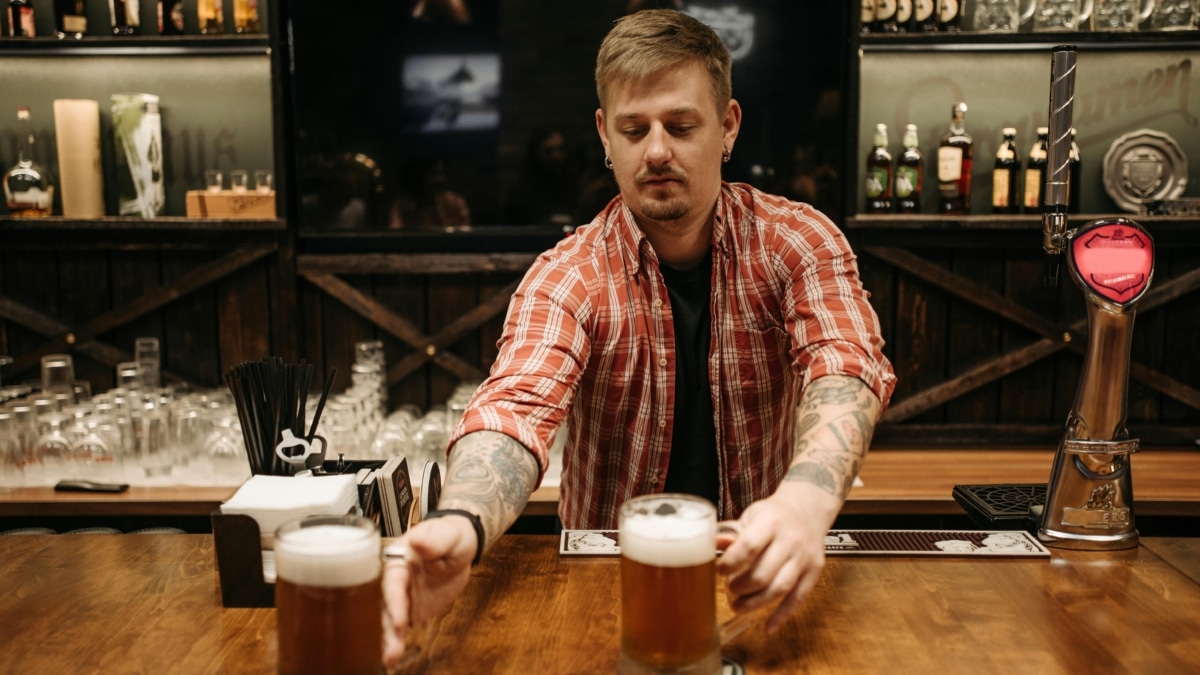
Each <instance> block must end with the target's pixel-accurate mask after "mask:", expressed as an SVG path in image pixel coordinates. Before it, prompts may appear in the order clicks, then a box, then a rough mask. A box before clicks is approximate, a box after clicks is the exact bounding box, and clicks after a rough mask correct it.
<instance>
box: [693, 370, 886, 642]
mask: <svg viewBox="0 0 1200 675" xmlns="http://www.w3.org/2000/svg"><path fill="white" fill-rule="evenodd" d="M881 407H882V406H881V405H880V402H879V399H878V398H877V397H876V396H875V394H874V393H872V391H871V389H870V388H869V387H868V386H867V385H866V384H864V383H863V382H862V381H860V380H858V379H856V378H853V377H845V376H839V375H830V376H826V377H822V378H819V379H817V380H815V381H813V382H812V383H811V384H810V385H809V386H808V389H806V390H805V392H804V395H803V397H801V399H800V407H799V410H798V412H799V415H800V423H799V425H798V428H797V431H796V441H795V443H796V452H795V455H794V457H793V458H792V465H791V468H790V469H789V470H788V472H787V475H785V476H784V478H783V482H782V483H780V485H779V487H778V488H777V489H776V491H775V494H773V495H771V496H770V497H769V498H767V499H764V500H761V501H758V502H755V503H754V504H751V505H750V506H749V507H748V508H747V509H746V511H745V512H744V513H743V514H742V517H741V518H740V519H739V520H738V524H739V525H740V530H741V532H740V534H738V536H737V538H736V539H735V540H734V541H733V542H732V543H731V544H730V545H729V547H728V548H727V549H726V550H725V554H724V555H722V556H721V558H720V560H719V561H718V563H717V569H718V570H719V571H720V572H721V573H722V574H725V575H727V576H728V577H729V590H730V592H731V593H733V594H734V596H736V599H735V601H734V603H733V608H734V610H736V611H739V612H745V611H751V610H754V609H758V608H759V607H764V606H767V605H770V604H774V603H776V602H778V603H779V604H778V606H777V607H776V608H775V610H774V612H772V614H771V616H770V618H769V619H768V621H767V629H768V630H770V631H773V630H776V629H778V628H779V627H780V626H781V625H783V623H784V621H786V620H787V618H788V616H789V615H791V614H792V612H794V611H795V610H796V609H798V608H799V607H800V604H801V603H802V602H803V601H804V598H805V597H806V596H807V595H808V593H809V591H811V590H812V588H813V586H814V585H816V582H817V579H818V578H819V577H820V574H821V570H822V569H823V568H824V566H825V533H826V532H827V531H828V530H829V528H830V526H831V525H833V521H834V519H835V518H837V514H838V511H840V510H841V508H842V503H843V502H845V500H846V495H847V494H848V493H849V492H850V486H851V485H852V484H853V483H854V478H855V476H857V475H858V470H859V468H860V467H861V466H862V461H863V458H865V457H866V454H867V447H868V446H869V445H870V443H871V435H872V433H873V432H874V430H875V423H876V421H878V419H879V414H880V411H881Z"/></svg>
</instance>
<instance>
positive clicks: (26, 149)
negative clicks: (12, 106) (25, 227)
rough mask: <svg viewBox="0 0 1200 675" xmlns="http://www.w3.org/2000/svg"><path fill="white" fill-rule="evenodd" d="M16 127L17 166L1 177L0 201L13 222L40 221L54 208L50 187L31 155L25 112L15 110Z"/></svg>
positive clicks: (30, 126)
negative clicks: (1, 198)
mask: <svg viewBox="0 0 1200 675" xmlns="http://www.w3.org/2000/svg"><path fill="white" fill-rule="evenodd" d="M17 123H18V125H19V126H20V138H19V139H18V140H19V141H20V145H19V146H18V149H17V163H16V164H14V165H13V167H12V168H11V169H9V170H8V172H7V173H5V174H4V199H5V201H6V202H7V203H8V212H9V214H10V215H12V216H13V217H15V218H43V217H45V216H48V215H50V209H51V206H52V205H53V204H54V185H53V184H52V183H51V181H50V175H49V173H48V172H47V171H46V169H45V168H43V167H42V165H41V164H39V163H38V162H37V161H36V156H35V155H34V138H33V127H32V125H31V124H30V121H29V108H27V107H25V106H20V107H18V108H17Z"/></svg>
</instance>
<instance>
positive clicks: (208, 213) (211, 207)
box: [187, 190, 275, 219]
mask: <svg viewBox="0 0 1200 675" xmlns="http://www.w3.org/2000/svg"><path fill="white" fill-rule="evenodd" d="M187 215H188V218H246V219H253V218H274V217H275V191H274V190H272V191H271V192H268V193H266V194H262V193H259V192H243V193H241V194H234V193H233V192H232V191H230V190H222V191H221V192H206V191H204V190H188V193H187Z"/></svg>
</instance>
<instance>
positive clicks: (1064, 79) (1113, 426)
mask: <svg viewBox="0 0 1200 675" xmlns="http://www.w3.org/2000/svg"><path fill="white" fill-rule="evenodd" d="M1075 56H1076V54H1075V48H1074V47H1056V48H1055V49H1054V52H1053V57H1052V62H1051V82H1050V127H1049V128H1050V138H1049V146H1048V149H1047V174H1046V203H1045V205H1044V206H1043V209H1042V234H1043V239H1042V246H1043V248H1044V249H1045V251H1046V283H1047V285H1057V283H1058V266H1059V263H1058V259H1059V256H1060V255H1065V256H1066V258H1067V265H1068V268H1069V270H1070V273H1071V277H1072V278H1073V279H1074V280H1075V283H1076V284H1077V285H1078V286H1079V287H1080V288H1081V289H1082V290H1083V295H1084V298H1085V299H1086V300H1087V310H1088V344H1087V350H1086V351H1085V353H1084V362H1083V371H1082V374H1081V376H1080V378H1079V388H1078V390H1077V391H1076V394H1075V404H1074V406H1073V407H1072V410H1071V413H1070V415H1069V416H1068V417H1067V423H1066V431H1065V432H1064V434H1063V437H1062V440H1061V441H1060V442H1059V445H1058V450H1057V452H1055V454H1054V464H1053V466H1052V468H1051V470H1050V482H1049V485H1048V486H1047V488H1046V501H1045V505H1044V506H1043V507H1042V514H1041V526H1040V527H1039V528H1038V538H1039V539H1041V540H1042V541H1043V542H1045V543H1046V545H1048V546H1053V547H1057V548H1068V549H1081V550H1115V549H1124V548H1133V547H1135V546H1137V543H1138V532H1137V528H1136V527H1135V524H1134V515H1133V480H1132V478H1131V471H1132V465H1131V463H1130V455H1132V454H1133V453H1135V452H1137V450H1138V440H1137V439H1135V438H1129V431H1128V429H1127V428H1126V427H1125V414H1126V400H1127V396H1128V391H1129V352H1130V346H1131V343H1132V338H1133V319H1134V314H1135V312H1136V308H1137V303H1138V301H1139V300H1140V299H1141V298H1142V296H1143V295H1144V294H1145V292H1146V289H1147V288H1148V287H1149V286H1150V279H1151V277H1153V276H1154V241H1153V239H1152V238H1151V237H1150V234H1149V233H1148V232H1146V230H1144V229H1143V228H1142V226H1141V225H1139V224H1137V223H1136V222H1134V221H1132V220H1127V219H1125V218H1109V219H1104V220H1097V221H1093V222H1090V223H1088V224H1087V225H1084V226H1082V227H1079V228H1077V229H1074V230H1067V189H1068V186H1067V175H1068V166H1067V165H1068V161H1069V158H1068V151H1069V148H1070V133H1071V112H1072V105H1073V103H1074V101H1073V99H1074V87H1075ZM1071 187H1072V188H1073V189H1076V190H1078V189H1079V186H1077V185H1076V186H1071Z"/></svg>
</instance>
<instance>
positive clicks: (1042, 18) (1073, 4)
mask: <svg viewBox="0 0 1200 675" xmlns="http://www.w3.org/2000/svg"><path fill="white" fill-rule="evenodd" d="M1034 2H1035V6H1034V11H1033V30H1034V31H1036V32H1041V33H1049V32H1060V31H1073V30H1078V29H1079V26H1080V25H1083V22H1085V21H1087V20H1088V19H1089V18H1090V17H1091V16H1092V0H1034Z"/></svg>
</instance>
